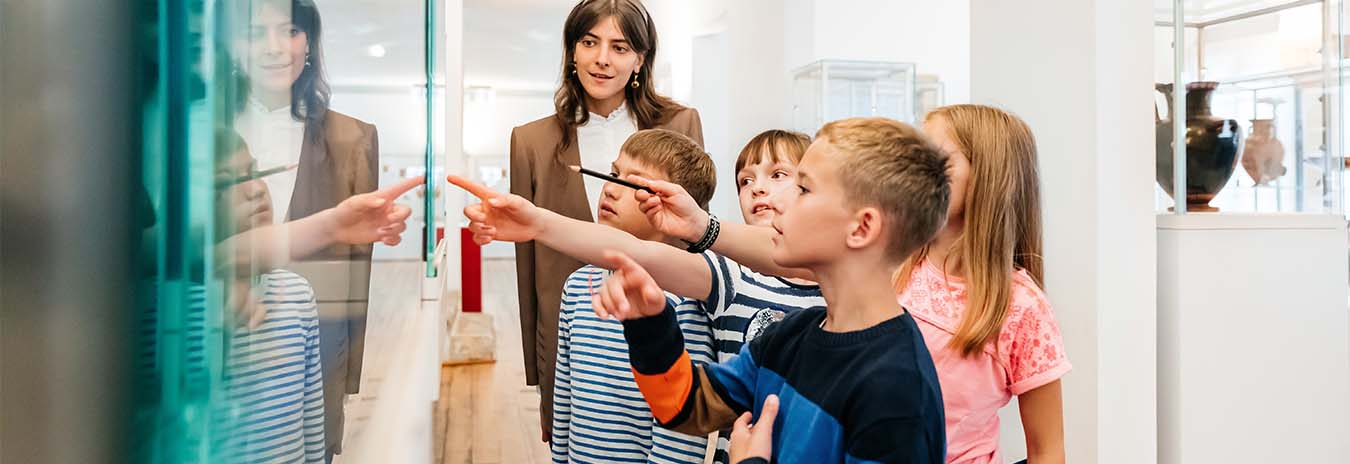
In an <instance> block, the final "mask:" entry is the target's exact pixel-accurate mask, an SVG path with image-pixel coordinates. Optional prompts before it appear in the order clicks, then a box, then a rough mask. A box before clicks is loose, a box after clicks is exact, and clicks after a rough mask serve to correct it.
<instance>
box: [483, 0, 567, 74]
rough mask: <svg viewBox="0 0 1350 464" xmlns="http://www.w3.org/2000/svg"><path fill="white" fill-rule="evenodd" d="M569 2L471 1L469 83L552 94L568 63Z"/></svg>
mask: <svg viewBox="0 0 1350 464" xmlns="http://www.w3.org/2000/svg"><path fill="white" fill-rule="evenodd" d="M573 4H574V3H573V2H571V1H564V0H465V2H464V81H465V83H466V84H468V85H488V86H493V87H498V88H514V89H552V88H553V87H554V86H555V84H556V83H557V81H558V77H559V73H560V69H561V68H560V65H561V62H562V27H563V22H564V21H565V20H566V19H567V13H568V11H570V10H571V8H572V5H573Z"/></svg>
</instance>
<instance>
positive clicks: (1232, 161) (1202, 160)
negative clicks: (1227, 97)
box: [1155, 82, 1242, 212]
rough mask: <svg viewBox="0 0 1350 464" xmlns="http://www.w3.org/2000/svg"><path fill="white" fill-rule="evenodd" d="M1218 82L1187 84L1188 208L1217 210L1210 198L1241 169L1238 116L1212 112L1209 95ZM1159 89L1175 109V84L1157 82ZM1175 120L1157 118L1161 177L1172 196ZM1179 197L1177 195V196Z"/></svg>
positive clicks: (1159, 171)
mask: <svg viewBox="0 0 1350 464" xmlns="http://www.w3.org/2000/svg"><path fill="white" fill-rule="evenodd" d="M1218 87H1219V83H1218V82H1192V83H1190V84H1186V210H1187V211H1197V212H1217V211H1219V209H1218V208H1215V207H1213V206H1210V205H1209V202H1210V200H1213V199H1214V196H1215V195H1217V194H1218V193H1219V191H1220V190H1223V186H1224V185H1226V184H1227V183H1228V179H1229V178H1231V177H1232V176H1233V171H1234V170H1235V169H1237V165H1238V160H1239V159H1240V156H1239V155H1240V152H1241V149H1242V127H1241V126H1239V125H1238V122H1237V120H1235V119H1225V118H1220V117H1215V116H1214V115H1213V114H1211V113H1210V109H1209V97H1210V96H1211V95H1212V94H1213V93H1214V89H1216V88H1218ZM1155 88H1157V89H1158V91H1159V92H1162V93H1163V95H1165V96H1166V97H1167V107H1168V108H1172V84H1156V85H1155ZM1173 119H1175V118H1169V119H1161V118H1158V117H1157V116H1156V112H1155V120H1156V121H1157V125H1156V129H1155V130H1156V133H1157V143H1158V144H1157V154H1156V156H1157V167H1158V170H1157V180H1158V185H1160V186H1162V188H1163V190H1165V191H1166V192H1167V194H1168V195H1173V193H1172V186H1173V184H1172V124H1173V122H1172V121H1173ZM1173 197H1175V195H1173Z"/></svg>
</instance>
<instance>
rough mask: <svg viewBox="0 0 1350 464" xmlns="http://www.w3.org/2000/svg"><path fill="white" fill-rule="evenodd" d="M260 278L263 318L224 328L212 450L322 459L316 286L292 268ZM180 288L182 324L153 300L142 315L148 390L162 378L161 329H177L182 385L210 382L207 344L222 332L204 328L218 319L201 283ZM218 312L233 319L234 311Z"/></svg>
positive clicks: (236, 457) (269, 459) (168, 332)
mask: <svg viewBox="0 0 1350 464" xmlns="http://www.w3.org/2000/svg"><path fill="white" fill-rule="evenodd" d="M262 278H263V285H262V287H261V290H262V291H263V293H262V295H260V296H261V301H259V302H258V303H259V304H261V305H262V306H263V309H264V311H266V316H265V317H264V319H263V322H262V323H261V324H259V325H258V327H257V328H255V329H252V330H250V329H248V328H246V327H237V328H235V327H231V328H229V329H228V330H225V333H228V334H229V337H228V341H229V343H228V345H227V346H226V347H225V348H224V359H225V364H224V366H223V369H222V371H223V372H220V377H219V379H220V381H221V391H222V392H223V394H224V398H213V399H211V402H210V410H211V414H212V416H211V422H210V425H211V428H212V430H213V432H214V433H213V434H212V440H211V442H212V445H213V446H214V451H215V453H216V454H214V455H215V456H218V457H219V458H220V459H221V460H222V461H223V462H240V463H255V462H256V463H306V464H310V463H314V464H318V463H323V462H324V429H323V419H324V410H323V371H322V370H321V369H320V358H319V315H318V306H317V305H316V303H315V300H314V291H313V288H312V287H311V286H310V284H309V281H307V280H305V279H304V278H303V277H300V276H299V275H296V274H295V273H292V272H290V271H282V270H278V271H273V272H270V273H267V274H264V275H263V276H262ZM185 290H186V292H185V296H186V298H187V301H186V302H185V303H186V308H185V309H186V311H185V314H183V319H182V326H181V327H171V326H169V325H167V324H164V323H162V322H163V321H161V320H160V318H161V314H160V310H161V308H160V307H159V306H160V305H159V304H158V301H155V300H152V301H151V302H150V304H149V305H148V307H147V308H146V311H145V312H144V314H143V316H142V317H143V319H142V329H141V337H142V339H141V352H140V354H139V356H138V357H139V362H140V368H141V369H142V372H144V373H145V378H144V379H142V380H143V381H142V384H141V385H142V388H143V389H144V390H145V392H144V394H145V395H148V396H150V397H158V396H160V395H161V389H160V383H161V382H162V381H164V379H162V378H161V377H162V376H163V375H164V370H163V368H162V362H161V357H162V355H163V354H164V353H161V351H162V350H163V349H164V347H163V346H162V345H161V344H160V343H159V337H161V336H173V335H172V334H175V333H181V334H182V337H183V348H184V353H183V359H182V362H183V368H184V370H183V372H182V375H183V376H184V377H183V378H182V379H181V382H182V384H183V385H185V388H187V389H189V390H196V389H209V385H210V383H211V371H212V368H211V367H210V366H209V363H208V362H207V357H206V355H207V351H208V350H207V349H206V348H207V344H208V343H216V342H217V341H218V340H220V338H218V337H219V334H220V333H221V332H220V329H219V328H208V326H212V327H218V326H217V325H215V324H208V323H207V308H208V304H207V292H206V287H204V286H203V285H201V284H199V283H194V284H189V285H188V287H187V288H186V289H185ZM145 293H146V294H148V295H158V288H156V287H154V286H153V285H152V286H151V287H149V288H148V289H147V290H146V292H145ZM220 317H221V315H216V317H214V318H213V320H216V319H218V318H220ZM223 319H224V320H225V321H232V320H233V316H230V315H224V317H223ZM212 334H214V335H213V336H209V335H212ZM208 340H210V341H209V342H208Z"/></svg>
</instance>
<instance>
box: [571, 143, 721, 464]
mask: <svg viewBox="0 0 1350 464" xmlns="http://www.w3.org/2000/svg"><path fill="white" fill-rule="evenodd" d="M611 171H612V172H613V175H616V176H626V175H642V176H654V177H656V178H661V179H663V180H668V181H670V182H674V183H676V184H678V185H681V186H682V187H684V188H685V189H686V190H688V191H689V192H691V195H693V197H694V199H695V201H696V202H698V203H699V204H700V205H701V206H702V207H703V208H706V207H707V204H708V201H709V200H711V199H712V193H713V189H714V186H715V182H716V171H715V168H714V166H713V162H712V159H711V158H710V157H709V156H708V154H707V153H705V152H704V151H703V149H702V148H700V147H699V146H698V145H697V144H696V143H694V141H693V140H690V139H689V138H688V137H686V136H684V135H680V134H678V133H675V132H670V131H666V130H659V129H653V130H643V131H639V132H637V133H635V134H633V136H631V137H629V138H628V140H627V141H626V142H624V145H623V147H622V148H621V150H620V153H619V156H618V158H617V159H615V160H614V163H613V165H612V168H611ZM598 203H599V205H598V208H597V211H598V213H597V214H596V216H597V217H596V221H597V222H598V223H600V224H602V225H604V226H609V227H613V228H614V229H617V230H619V231H622V232H626V233H627V234H631V235H632V236H633V237H636V238H638V239H641V240H645V241H650V242H654V243H666V244H669V245H672V246H678V244H679V242H678V241H675V240H673V239H670V238H668V237H666V236H665V235H663V234H661V233H659V232H657V231H656V228H655V227H654V226H652V224H650V223H649V222H648V221H647V218H646V216H644V215H643V214H642V211H641V210H640V209H639V208H638V204H637V201H636V200H635V199H634V197H633V194H632V191H631V190H629V189H628V188H627V187H623V186H620V185H617V184H613V183H608V184H605V186H604V188H603V190H602V193H601V195H600V198H599V201H598ZM661 246H666V245H661ZM607 276H608V271H606V270H604V269H602V268H598V267H595V266H586V267H583V268H581V269H578V270H577V271H576V272H574V273H572V275H571V276H569V277H568V279H567V281H566V283H565V284H564V288H563V299H562V306H561V308H560V310H559V320H558V358H557V373H556V377H555V383H554V389H553V405H554V406H553V432H552V440H551V442H550V443H551V444H550V447H551V450H552V456H553V462H554V463H557V464H567V463H593V462H605V463H622V462H631V463H649V462H651V463H671V464H682V463H690V464H694V463H701V462H703V460H704V455H705V454H706V447H707V438H706V437H704V436H691V435H685V434H681V433H677V432H673V431H670V430H666V429H663V428H660V427H658V426H656V424H655V422H654V421H653V418H652V415H651V412H650V410H649V409H648V407H647V403H646V402H645V401H644V400H643V398H642V394H641V392H639V391H638V389H637V384H636V383H634V380H633V373H632V370H631V369H630V367H629V361H628V349H627V344H626V343H625V342H624V339H623V326H622V325H621V324H619V322H618V321H613V320H603V319H600V318H598V317H596V316H595V311H594V310H593V309H592V308H591V294H592V293H593V292H594V291H595V289H597V288H598V287H599V286H600V285H601V284H602V283H603V282H604V280H605V278H606V277H607ZM665 298H666V299H667V300H668V301H669V302H670V304H671V307H673V308H675V310H674V311H675V318H676V320H677V324H678V326H679V329H680V331H681V333H682V334H683V335H684V337H685V338H684V340H685V344H684V347H685V349H686V350H688V352H689V353H690V357H691V359H698V360H701V361H704V362H708V361H712V359H713V358H712V340H711V334H710V333H709V327H708V318H707V316H706V315H705V314H704V313H703V311H702V310H701V308H700V306H699V304H698V303H697V302H695V301H691V300H687V299H683V298H679V297H677V296H675V295H669V294H668V295H665Z"/></svg>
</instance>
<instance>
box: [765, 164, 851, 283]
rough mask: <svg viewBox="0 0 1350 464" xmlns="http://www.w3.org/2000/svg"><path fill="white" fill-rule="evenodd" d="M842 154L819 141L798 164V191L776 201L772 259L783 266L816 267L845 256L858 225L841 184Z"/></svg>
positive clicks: (786, 193) (788, 193)
mask: <svg viewBox="0 0 1350 464" xmlns="http://www.w3.org/2000/svg"><path fill="white" fill-rule="evenodd" d="M839 156H840V155H839V154H838V153H837V152H836V151H835V148H834V147H833V146H831V145H830V144H829V143H828V141H827V140H823V139H817V140H816V141H815V142H813V143H812V144H811V146H810V147H809V148H807V149H806V154H805V155H804V156H803V157H802V162H801V164H798V165H797V176H796V177H797V182H796V188H794V189H792V190H789V191H787V192H785V193H784V194H783V195H782V196H781V198H780V199H779V200H778V201H776V202H775V203H774V212H775V213H776V214H775V217H774V218H773V221H772V225H773V228H774V230H776V231H777V232H778V233H777V234H775V235H774V238H773V245H774V248H773V260H774V262H775V263H777V264H778V265H779V266H784V267H802V268H808V269H809V268H812V267H813V266H814V265H817V264H820V263H823V262H827V261H830V260H831V259H833V258H834V257H838V256H841V255H843V254H844V253H845V252H846V250H845V248H846V246H845V239H846V237H847V235H848V230H849V229H850V228H851V227H852V223H853V221H854V218H853V215H852V214H851V211H850V208H847V207H844V206H843V205H846V204H848V202H847V198H846V196H845V194H844V190H843V185H841V184H840V182H839V177H838V166H837V162H836V159H838V157H839Z"/></svg>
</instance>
